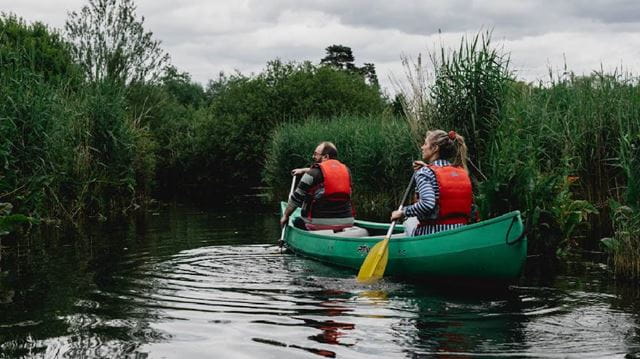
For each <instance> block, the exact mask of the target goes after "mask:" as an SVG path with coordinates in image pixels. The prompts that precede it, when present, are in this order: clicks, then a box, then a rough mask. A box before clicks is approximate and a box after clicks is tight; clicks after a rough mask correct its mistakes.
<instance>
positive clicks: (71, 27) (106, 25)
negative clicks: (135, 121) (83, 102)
mask: <svg viewBox="0 0 640 359" xmlns="http://www.w3.org/2000/svg"><path fill="white" fill-rule="evenodd" d="M143 24H144V17H141V18H138V17H137V16H136V5H135V4H134V2H133V0H89V5H85V6H83V7H82V9H81V10H80V12H75V11H73V12H71V13H69V18H68V20H67V22H66V24H65V30H66V32H67V37H68V39H69V40H70V41H71V42H72V43H73V45H74V47H73V55H74V58H75V59H76V61H77V62H78V63H79V64H80V65H81V66H82V68H83V69H84V72H85V75H86V77H87V78H88V79H89V80H90V81H95V82H98V81H101V80H104V79H111V80H117V81H121V82H122V83H126V84H130V83H134V82H139V81H145V80H155V79H157V78H158V77H159V76H160V74H161V73H162V71H163V70H164V66H165V65H166V64H167V63H168V61H169V55H168V54H166V53H165V52H164V51H163V50H162V49H161V48H160V41H158V40H154V39H153V38H152V36H153V33H151V32H145V30H144V27H143Z"/></svg>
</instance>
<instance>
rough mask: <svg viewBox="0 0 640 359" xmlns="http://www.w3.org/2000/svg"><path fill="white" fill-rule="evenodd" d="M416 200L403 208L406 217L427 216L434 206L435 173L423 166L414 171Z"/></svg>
mask: <svg viewBox="0 0 640 359" xmlns="http://www.w3.org/2000/svg"><path fill="white" fill-rule="evenodd" d="M414 177H415V183H416V192H418V198H419V199H418V202H416V203H414V204H412V205H410V206H406V207H404V208H403V211H404V214H405V215H406V216H407V217H418V218H427V217H428V216H429V215H430V214H431V212H433V210H434V209H435V207H436V191H437V188H435V187H434V186H435V185H436V181H435V175H434V173H433V171H431V170H430V169H428V168H426V167H423V168H421V169H419V170H418V171H416V172H415V173H414Z"/></svg>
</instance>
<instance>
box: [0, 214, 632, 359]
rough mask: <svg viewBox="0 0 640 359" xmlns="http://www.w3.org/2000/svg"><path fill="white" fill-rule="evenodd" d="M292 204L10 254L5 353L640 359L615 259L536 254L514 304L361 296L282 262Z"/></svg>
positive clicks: (473, 292) (411, 287)
mask: <svg viewBox="0 0 640 359" xmlns="http://www.w3.org/2000/svg"><path fill="white" fill-rule="evenodd" d="M229 208H234V209H233V210H229ZM276 208H277V207H276V206H275V205H265V204H255V203H253V204H252V203H249V204H248V205H247V204H245V205H242V206H240V207H238V206H227V209H206V210H203V209H199V208H196V207H193V206H182V205H170V206H166V207H162V208H159V209H156V210H152V211H149V212H148V213H147V214H146V215H144V216H142V217H141V218H137V219H136V220H132V221H131V222H130V223H123V224H120V225H117V226H116V225H113V224H102V225H100V226H97V227H96V228H93V229H91V230H89V231H86V233H85V234H83V235H82V236H81V237H79V238H78V237H76V236H74V235H69V236H59V238H55V239H49V238H48V237H47V238H32V239H30V240H28V241H27V240H25V241H24V242H23V243H20V244H19V245H17V244H12V245H10V246H5V247H3V248H2V259H1V260H0V265H1V268H0V269H1V270H2V272H1V274H0V357H2V358H13V357H44V358H93V357H108V358H114V357H118V358H122V357H125V358H298V357H299V358H317V357H332V358H333V357H336V358H373V357H385V358H406V357H408V358H421V357H425V358H428V357H434V356H438V357H445V358H467V357H512V358H520V357H529V358H530V357H549V358H565V357H575V358H584V357H588V358H589V357H590V358H603V357H613V358H615V357H618V358H624V357H627V358H637V357H640V315H639V314H640V300H639V298H638V296H639V295H640V290H639V289H638V287H637V286H632V285H629V284H621V283H616V282H614V281H613V280H612V279H611V278H612V276H611V274H610V273H609V269H608V268H607V266H606V264H605V263H602V262H601V261H585V260H582V259H572V260H568V261H567V262H566V264H565V265H563V266H561V267H560V268H559V269H557V270H555V271H554V273H553V274H548V273H545V274H541V272H545V271H544V269H545V268H544V266H541V265H540V263H538V262H537V260H538V259H537V258H530V259H529V260H528V265H527V271H526V273H525V275H524V276H523V278H522V279H521V280H520V281H519V282H518V283H517V285H514V286H512V287H510V288H508V289H507V290H503V291H498V292H496V291H495V290H490V289H485V288H475V289H466V288H458V289H457V290H453V289H451V288H447V289H444V288H436V287H433V286H431V285H429V284H424V283H408V282H403V281H400V280H393V279H385V280H383V281H381V282H379V283H377V284H375V285H360V284H358V283H357V282H356V281H355V278H354V277H355V276H354V273H351V272H349V271H346V270H342V269H337V268H332V267H329V266H325V265H323V264H319V263H317V262H314V261H311V260H308V259H305V258H301V257H297V256H295V255H291V254H281V253H280V251H279V249H278V247H277V246H276V245H275V244H276V240H277V237H278V236H279V230H278V228H277V213H276ZM541 269H542V270H541Z"/></svg>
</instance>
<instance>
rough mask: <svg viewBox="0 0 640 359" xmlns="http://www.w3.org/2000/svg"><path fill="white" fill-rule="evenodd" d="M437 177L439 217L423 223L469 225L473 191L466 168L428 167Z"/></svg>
mask: <svg viewBox="0 0 640 359" xmlns="http://www.w3.org/2000/svg"><path fill="white" fill-rule="evenodd" d="M428 167H429V168H430V169H431V170H432V171H433V173H434V174H435V175H436V181H437V182H438V188H439V190H440V198H439V199H438V217H437V219H435V220H429V221H426V222H421V223H420V224H422V225H427V224H467V223H469V217H470V216H471V205H472V203H473V190H472V189H471V179H470V178H469V174H468V173H467V171H465V170H464V168H461V167H455V166H442V167H440V166H428Z"/></svg>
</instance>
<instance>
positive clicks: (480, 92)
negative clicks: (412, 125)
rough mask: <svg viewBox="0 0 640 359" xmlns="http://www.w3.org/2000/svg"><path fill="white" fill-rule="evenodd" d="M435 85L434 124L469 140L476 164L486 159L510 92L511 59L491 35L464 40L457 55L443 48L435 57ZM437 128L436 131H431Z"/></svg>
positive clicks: (433, 95) (433, 90)
mask: <svg viewBox="0 0 640 359" xmlns="http://www.w3.org/2000/svg"><path fill="white" fill-rule="evenodd" d="M432 61H433V64H434V69H435V83H434V84H433V85H432V86H431V87H430V90H431V97H432V100H433V102H432V108H433V110H432V111H430V112H428V113H427V114H429V115H430V116H433V117H432V118H431V119H429V120H428V122H429V123H430V124H437V126H439V127H441V128H443V129H445V130H448V129H455V130H456V131H457V132H459V133H461V134H462V135H463V136H465V137H466V138H468V139H472V141H470V142H469V144H468V146H469V153H470V156H471V159H472V160H474V162H477V160H478V159H479V158H480V157H482V155H483V151H484V149H485V148H484V141H485V140H486V139H487V138H488V137H489V136H490V134H491V131H492V128H493V122H494V121H495V119H496V116H498V114H499V112H500V108H501V106H502V103H503V101H504V99H505V97H506V96H507V91H508V90H509V89H510V86H509V85H510V83H511V82H512V81H513V80H512V75H511V74H510V73H509V70H508V66H509V59H508V57H507V56H506V55H503V54H501V53H500V52H499V51H498V50H497V49H495V48H494V47H493V46H492V44H491V33H490V32H486V33H483V34H478V35H476V36H475V37H474V38H473V39H471V40H468V39H466V38H463V39H462V41H461V43H460V48H459V49H458V50H457V51H454V52H452V53H448V52H446V51H445V49H444V48H443V49H442V50H441V52H440V56H439V57H437V56H436V55H435V54H433V55H432ZM429 128H433V127H429Z"/></svg>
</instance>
